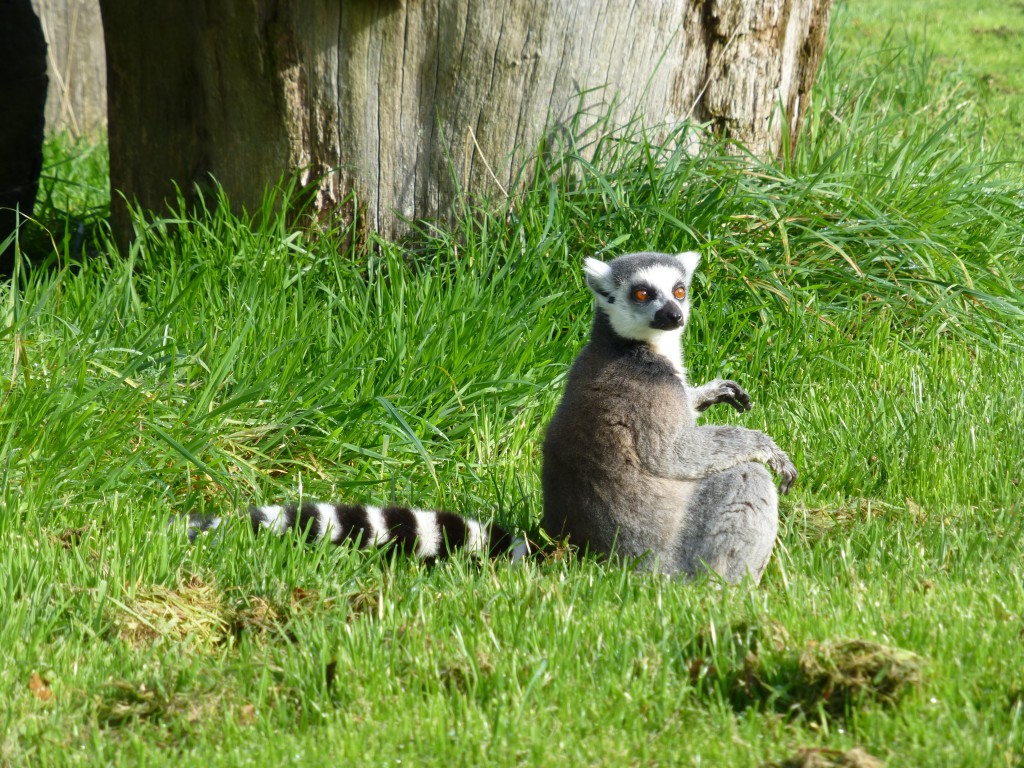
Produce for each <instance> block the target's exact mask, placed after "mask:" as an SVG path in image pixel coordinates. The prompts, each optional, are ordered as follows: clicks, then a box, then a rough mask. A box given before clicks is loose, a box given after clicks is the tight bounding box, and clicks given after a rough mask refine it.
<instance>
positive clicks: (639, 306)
mask: <svg viewBox="0 0 1024 768" xmlns="http://www.w3.org/2000/svg"><path fill="white" fill-rule="evenodd" d="M699 262H700V255H699V254H697V253H693V252H688V253H680V254H674V255H673V254H667V253H631V254H627V255H625V256H620V257H619V258H617V259H613V260H612V261H610V262H607V263H605V262H602V261H598V260H597V259H587V260H586V261H585V262H584V266H583V269H584V272H585V273H586V276H587V285H589V286H590V290H591V291H593V293H594V296H595V297H596V299H597V303H598V305H599V306H600V307H601V308H602V309H603V310H604V311H605V313H606V314H607V315H608V318H609V320H610V321H611V324H612V328H613V329H614V330H615V332H616V333H617V334H618V335H619V336H622V337H624V338H627V339H634V340H636V341H652V340H654V339H655V338H657V337H658V336H660V335H662V334H664V333H672V332H676V331H680V330H681V329H682V328H683V327H684V326H685V325H686V321H687V320H688V319H689V316H690V295H689V294H690V282H691V280H692V279H693V273H694V271H695V270H696V269H697V264H698V263H699Z"/></svg>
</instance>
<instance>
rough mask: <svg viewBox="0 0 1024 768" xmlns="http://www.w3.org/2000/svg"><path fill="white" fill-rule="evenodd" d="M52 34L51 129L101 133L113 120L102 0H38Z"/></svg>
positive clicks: (49, 54) (49, 61) (77, 133)
mask: <svg viewBox="0 0 1024 768" xmlns="http://www.w3.org/2000/svg"><path fill="white" fill-rule="evenodd" d="M32 7H33V8H34V9H35V11H36V15H38V16H39V20H40V21H41V22H42V25H43V34H44V35H45V36H46V44H47V47H48V49H49V50H48V52H47V57H46V58H47V62H46V63H47V74H48V75H49V78H50V91H49V94H48V95H47V97H46V132H47V133H55V132H66V133H68V134H69V135H71V136H74V137H77V136H83V135H86V136H94V137H95V136H98V135H100V134H101V133H102V131H103V129H104V128H105V127H106V124H107V73H106V66H107V65H106V59H105V56H104V49H103V25H102V23H101V20H100V4H99V2H98V0H32Z"/></svg>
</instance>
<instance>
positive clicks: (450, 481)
mask: <svg viewBox="0 0 1024 768" xmlns="http://www.w3.org/2000/svg"><path fill="white" fill-rule="evenodd" d="M835 32H836V34H838V35H841V36H842V35H851V34H854V33H851V32H850V27H849V26H845V27H844V26H840V27H839V28H837V30H835ZM833 54H834V55H833V57H832V58H830V60H829V62H828V63H827V65H826V67H825V70H824V72H823V74H822V78H821V81H820V83H819V87H818V91H817V93H816V101H815V104H816V111H815V113H814V116H813V120H812V123H811V126H810V128H809V129H808V132H807V133H806V135H805V136H804V137H803V139H802V142H801V144H800V145H799V146H798V147H796V148H795V152H794V154H793V156H792V159H791V160H789V161H787V162H786V163H785V164H784V166H783V167H778V166H773V165H766V164H762V163H757V162H755V161H752V160H750V159H749V158H743V157H737V156H736V154H735V153H729V152H724V151H719V149H717V148H711V149H709V151H708V152H707V153H706V154H703V155H701V156H699V157H693V156H688V155H686V154H685V153H682V152H677V151H673V150H672V149H671V148H670V145H666V146H665V147H657V146H652V145H651V144H650V142H648V141H647V140H646V139H645V137H644V135H643V133H642V130H641V129H640V127H639V126H633V127H631V128H628V129H626V130H625V131H623V132H621V133H620V134H618V135H616V136H607V135H605V134H602V133H601V132H600V130H595V131H593V132H591V133H590V134H588V135H585V136H582V137H579V140H578V141H579V143H580V144H585V143H591V144H592V148H593V149H595V150H596V158H595V159H594V160H593V161H592V162H585V161H583V160H582V158H581V155H582V154H583V153H581V152H580V151H579V150H580V147H579V146H574V145H571V144H570V145H563V146H559V147H554V148H551V150H552V151H551V152H550V155H549V157H551V158H553V159H551V160H550V161H549V162H547V163H545V164H543V165H540V166H538V167H537V168H536V169H535V170H536V174H535V181H534V182H533V183H531V184H530V185H528V186H527V187H526V188H525V190H524V192H523V194H522V195H520V196H519V197H517V198H516V199H515V200H514V201H512V202H511V203H510V204H509V205H508V206H507V207H506V208H504V209H502V208H501V207H500V206H496V207H495V209H494V210H493V211H492V212H490V213H488V212H485V211H481V212H479V215H477V216H476V217H474V218H473V219H472V220H470V219H468V218H467V220H466V221H465V222H464V223H463V225H462V227H461V229H460V230H459V231H456V232H452V233H447V232H435V233H433V234H432V235H431V236H429V237H425V238H423V239H422V240H421V241H420V242H419V243H418V245H417V247H416V249H415V250H407V249H402V248H401V247H399V246H396V245H394V244H391V243H386V242H378V241H371V242H368V243H360V242H358V239H357V238H354V237H352V234H353V233H352V231H350V230H348V229H346V228H344V227H341V226H337V225H331V224H325V225H323V226H321V227H320V228H318V229H317V230H315V231H314V232H312V233H308V234H301V233H296V232H294V231H293V230H292V229H291V228H290V227H289V226H288V224H287V221H288V219H289V216H288V215H287V213H288V212H289V211H292V212H293V211H294V207H295V204H294V202H292V201H291V193H290V191H289V189H288V188H287V186H286V187H285V188H283V189H281V190H277V191H276V192H274V193H271V194H269V195H268V199H267V203H266V205H265V206H263V208H261V209H260V210H258V211H254V212H251V213H250V214H247V215H244V216H232V215H230V214H228V213H227V212H226V211H227V208H228V205H227V201H226V200H209V201H208V204H204V205H201V206H200V208H199V210H197V211H193V212H190V213H189V212H185V211H178V212H177V213H176V214H175V215H173V216H169V217H167V218H163V219H152V218H151V219H149V220H147V221H142V220H140V226H142V227H143V228H144V229H145V233H144V235H143V236H142V237H140V239H139V240H138V241H137V242H136V245H135V246H134V247H133V248H132V251H131V252H130V253H128V254H124V255H121V256H119V255H116V254H114V253H113V252H112V249H111V246H110V245H109V244H108V242H107V240H106V238H105V236H104V216H105V201H104V199H103V196H102V191H101V190H102V188H103V185H104V183H105V176H104V173H105V169H104V160H103V150H102V148H90V147H85V146H71V147H69V146H67V145H62V144H60V143H56V142H55V143H54V144H52V145H51V146H50V147H49V148H48V153H49V154H48V157H49V158H50V161H49V162H50V172H49V173H50V175H51V176H52V177H54V180H53V181H52V182H48V184H47V185H46V186H45V187H44V193H43V194H42V195H41V198H42V199H43V200H44V205H42V206H40V208H39V210H37V216H38V220H39V222H40V226H39V227H38V228H36V229H35V230H31V231H28V232H26V233H25V235H24V237H23V239H22V245H23V248H24V249H25V250H26V252H27V253H28V254H29V255H31V256H33V257H36V258H43V259H46V258H49V265H48V267H49V268H47V269H35V270H33V271H32V272H31V274H29V275H27V276H24V275H22V276H19V279H18V280H16V281H15V282H14V283H13V285H12V286H10V287H3V288H0V381H2V382H3V384H2V385H0V505H2V508H3V514H2V515H0V649H2V651H0V690H3V691H5V692H6V695H5V696H4V698H3V699H2V702H0V765H12V766H14V765H24V764H38V765H110V764H164V763H171V762H173V763H177V764H180V765H203V766H217V765H224V766H234V765H244V764H261V765H262V764H275V763H283V764H292V763H298V762H302V763H304V764H310V765H338V764H341V765H345V764H372V765H383V764H397V763H404V764H424V765H480V764H495V765H520V764H528V765H590V764H594V765H623V764H629V765H676V764H685V765H750V766H756V765H761V764H763V763H765V762H768V761H782V760H784V759H785V758H786V757H787V756H789V755H792V754H793V753H795V752H796V751H797V750H798V749H800V748H804V747H818V746H820V747H829V748H834V749H839V750H847V749H850V748H853V747H856V746H860V747H862V748H864V749H866V750H867V751H868V752H870V753H871V754H874V755H876V756H878V757H880V758H883V759H885V760H886V761H887V764H889V765H915V766H917V765H921V766H931V765H934V766H958V765H962V766H980V765H1024V731H1022V728H1024V725H1022V722H1021V720H1022V712H1024V673H1022V672H1021V670H1024V653H1022V651H1021V650H1020V635H1021V632H1022V630H1024V623H1022V621H1024V619H1022V616H1024V567H1022V559H1021V553H1022V551H1024V532H1022V531H1024V528H1022V526H1021V525H1020V515H1021V511H1022V510H1021V503H1020V497H1021V489H1020V484H1021V481H1022V478H1024V437H1022V436H1024V411H1022V409H1021V408H1019V407H1018V403H1020V402H1021V400H1022V399H1024V371H1022V369H1021V362H1020V351H1021V341H1022V339H1021V328H1022V327H1024V326H1022V324H1021V320H1022V317H1021V314H1022V311H1024V295H1022V292H1021V288H1020V286H1021V285H1022V284H1024V267H1022V263H1024V262H1022V259H1021V257H1022V251H1024V245H1022V244H1024V222H1022V217H1021V216H1020V210H1021V203H1022V197H1021V193H1020V181H1019V177H1017V176H1014V171H1013V169H1011V168H1007V167H1006V166H1003V165H998V164H993V162H992V160H993V155H992V153H991V152H989V151H988V149H987V147H986V145H985V141H984V130H985V128H984V123H983V122H981V118H982V116H983V114H982V112H983V111H982V110H980V109H978V108H976V102H970V103H969V104H968V105H966V106H965V105H964V104H963V103H962V99H961V98H960V97H959V96H958V94H959V93H960V91H959V89H960V88H961V85H960V82H961V81H960V80H959V79H958V76H956V75H955V74H954V75H953V76H947V75H946V74H943V73H942V71H941V62H940V63H936V62H935V61H934V60H933V59H932V58H931V57H930V54H928V52H927V51H926V50H924V49H922V48H920V47H914V46H911V47H908V48H906V47H905V48H898V49H896V48H892V47H891V46H889V45H888V44H887V45H886V48H885V50H883V51H876V52H875V53H872V54H870V55H869V54H868V53H867V52H866V51H864V52H861V53H860V54H858V55H856V56H853V55H850V54H849V53H848V51H847V53H845V54H842V52H841V51H840V50H839V49H838V48H837V49H834V52H833ZM839 54H842V55H839ZM972 105H974V106H972ZM593 143H596V146H593ZM43 227H45V228H46V229H45V231H44V229H43ZM641 248H658V249H665V250H678V249H684V248H698V249H699V250H701V251H702V252H703V253H704V254H705V261H704V265H703V267H702V271H701V273H700V274H699V278H698V283H697V285H696V287H695V299H694V300H695V305H694V316H693V320H692V324H691V327H690V329H689V331H688V335H687V341H686V354H687V363H688V367H689V369H690V371H691V375H692V378H693V379H695V380H698V381H699V380H705V379H708V378H712V377H714V376H728V377H732V378H736V379H738V380H739V381H741V382H742V383H743V384H744V385H746V386H747V388H748V389H749V390H750V391H751V393H752V395H753V397H754V400H755V410H754V411H753V412H752V413H750V414H746V415H744V416H738V415H735V414H731V413H726V412H724V411H716V412H713V414H712V415H711V416H710V419H711V420H713V421H722V422H732V423H743V424H746V425H749V426H753V427H757V428H761V429H765V430H766V431H768V432H769V433H770V434H772V435H773V436H774V437H775V438H776V440H777V442H778V443H779V444H780V445H781V446H782V447H783V448H785V449H786V450H788V451H790V453H791V455H792V456H793V458H794V460H795V462H796V464H797V466H798V468H799V470H800V473H801V474H800V479H799V481H798V485H797V489H796V491H795V493H794V494H793V495H792V496H790V497H788V498H787V499H786V500H785V501H784V502H783V505H782V510H781V512H782V529H781V532H780V538H779V546H778V549H777V555H776V557H774V558H773V560H772V562H771V564H770V565H769V568H768V571H767V572H766V574H765V577H764V580H763V582H762V584H761V586H760V587H757V588H753V587H751V586H750V585H741V586H739V587H735V588H734V587H724V586H722V585H719V584H715V583H710V582H706V581H704V582H697V583H693V584H681V583H676V582H670V581H666V580H664V579H662V578H660V577H656V576H651V575H649V574H643V573H635V572H633V571H632V570H630V569H629V568H625V567H623V566H621V565H618V566H611V565H607V564H600V563H595V562H592V561H589V560H580V559H576V558H574V557H571V556H568V557H565V558H564V559H553V560H548V561H544V562H536V563H528V564H526V565H523V566H522V567H512V566H510V565H509V564H507V563H504V562H500V561H499V562H494V563H476V562H473V561H470V560H465V559H456V560H454V561H452V562H450V563H445V564H442V565H439V566H437V567H434V568H428V567H425V566H423V565H421V564H418V563H415V562H412V561H409V560H396V561H391V560H389V559H387V558H382V557H380V556H379V555H366V554H362V553H356V552H350V551H347V550H341V551H338V550H331V549H329V548H325V547H321V548H312V549H311V548H307V547H304V546H300V545H298V544H296V543H293V542H291V541H289V540H286V541H276V540H271V539H270V537H260V538H258V539H254V538H253V537H252V536H251V534H250V533H248V532H247V531H246V530H245V526H241V525H239V526H235V527H233V528H232V529H230V530H229V531H228V532H227V534H226V535H225V536H224V537H223V538H222V539H221V540H218V541H216V542H205V543H202V544H198V545H196V546H189V545H188V544H187V541H186V539H185V537H184V531H183V530H182V527H181V526H180V525H179V526H171V527H167V521H168V520H170V519H171V518H172V517H173V516H174V515H176V514H179V513H181V512H185V511H191V510H205V511H222V510H226V509H233V508H237V507H239V506H242V505H244V504H246V503H248V502H250V501H264V500H267V501H269V500H279V499H295V498H298V497H305V498H313V497H317V498H346V499H351V498H359V499H366V500H377V501H388V500H391V499H396V500H399V501H401V502H403V503H412V504H419V505H424V506H443V507H446V508H449V509H453V510H455V511H458V512H462V513H467V514H474V515H478V516H484V517H489V516H491V515H494V516H495V517H496V518H498V519H499V520H501V521H503V522H505V523H508V524H511V525H514V526H519V527H522V528H525V529H527V530H531V531H532V530H534V529H535V528H536V525H537V521H538V520H539V515H540V490H539V485H540V484H539V462H540V452H539V445H540V441H541V438H542V435H543V429H544V425H545V424H546V422H547V420H548V418H549V417H550V416H551V414H552V412H553V409H554V407H555V406H556V404H557V401H558V397H559V394H560V391H561V387H562V382H563V377H564V374H565V372H566V370H567V366H568V365H569V363H570V362H571V360H572V358H573V356H574V354H575V353H576V351H577V350H578V349H579V347H580V346H581V345H582V344H583V343H584V341H585V338H586V334H587V331H588V326H589V316H590V301H589V298H588V296H587V293H586V290H585V288H584V285H583V282H582V279H581V275H580V272H579V267H580V261H581V258H582V256H583V255H589V254H592V253H601V254H614V253H619V252H623V251H626V250H630V249H641ZM83 253H84V254H85V256H83ZM844 640H863V641H867V642H870V643H877V644H880V645H881V646H884V649H897V651H898V650H900V649H901V650H903V651H908V652H912V653H913V654H916V655H917V657H920V660H921V664H922V666H921V667H920V669H919V670H918V669H917V667H916V666H913V665H911V666H910V667H907V668H904V667H902V666H901V665H900V663H899V662H900V660H901V659H906V658H908V657H907V656H906V655H901V654H900V653H899V652H897V651H894V652H893V655H892V656H890V657H887V658H889V662H888V666H886V665H885V664H883V665H882V666H881V667H877V668H874V669H873V670H872V671H871V674H870V675H869V676H868V679H859V680H852V678H851V679H850V680H847V681H846V682H836V680H833V679H831V678H830V680H831V682H828V683H824V682H822V680H821V679H820V677H815V676H814V674H812V672H813V669H816V668H818V667H820V666H821V665H822V664H823V663H825V662H828V661H829V659H831V658H832V656H831V655H830V654H835V653H837V650H836V649H837V648H841V647H842V646H837V645H836V643H838V642H840V641H844ZM884 649H883V650H884ZM909 658H912V657H909ZM809 660H810V661H813V664H812V663H810V661H809ZM815 665H817V666H815ZM917 675H919V676H920V680H919V682H917V683H913V682H910V683H909V684H907V685H905V686H903V687H899V686H898V682H900V681H907V680H910V681H913V680H914V679H915V677H916V676H917ZM847 676H848V677H849V674H847ZM837 679H838V678H837Z"/></svg>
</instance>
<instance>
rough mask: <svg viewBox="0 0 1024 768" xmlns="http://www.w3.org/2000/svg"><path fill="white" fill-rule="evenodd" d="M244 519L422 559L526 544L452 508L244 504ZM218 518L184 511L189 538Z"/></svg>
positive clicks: (518, 549) (523, 550) (519, 549)
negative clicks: (186, 513)
mask: <svg viewBox="0 0 1024 768" xmlns="http://www.w3.org/2000/svg"><path fill="white" fill-rule="evenodd" d="M249 519H250V521H251V522H252V529H253V532H254V533H258V532H259V530H260V529H261V528H265V529H267V530H269V531H271V532H273V533H275V534H278V535H281V534H284V533H286V532H288V531H290V530H292V529H295V530H298V531H302V532H305V535H306V540H307V541H309V542H318V541H321V540H322V539H328V540H330V542H331V543H332V544H342V543H344V542H351V543H352V544H354V545H355V546H357V547H364V548H365V547H381V546H391V547H392V548H394V550H395V551H396V552H398V553H401V554H406V555H414V556H416V557H418V558H422V559H424V560H434V559H436V558H439V557H448V556H449V555H450V554H451V553H453V552H456V551H459V550H464V551H466V552H470V553H472V554H479V555H486V556H488V557H498V556H500V555H505V554H508V555H510V556H511V557H512V559H513V560H519V559H520V558H521V557H524V556H525V555H527V554H528V553H529V544H528V543H527V542H526V541H525V540H524V539H521V538H518V537H515V536H513V535H512V534H510V533H509V532H508V531H506V530H505V529H504V528H502V527H500V526H498V525H494V524H488V523H481V522H478V521H476V520H470V519H468V518H463V517H459V516H458V515H455V514H452V513H451V512H434V511H425V510H420V509H409V508H406V507H373V506H363V505H355V504H328V503H324V502H319V503H306V504H302V505H301V506H300V505H298V504H288V505H283V506H282V505H270V506H262V507H249ZM222 522H223V518H220V517H209V516H204V515H189V522H188V538H189V541H195V540H196V537H197V536H198V535H199V534H200V533H202V532H203V531H208V530H211V529H215V528H218V527H220V525H221V523H222Z"/></svg>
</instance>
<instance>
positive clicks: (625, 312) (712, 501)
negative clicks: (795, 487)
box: [543, 253, 796, 582]
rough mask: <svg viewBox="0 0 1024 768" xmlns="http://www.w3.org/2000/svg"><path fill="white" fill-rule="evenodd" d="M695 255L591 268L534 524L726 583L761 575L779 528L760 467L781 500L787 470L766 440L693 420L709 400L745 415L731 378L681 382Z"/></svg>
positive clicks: (773, 497)
mask: <svg viewBox="0 0 1024 768" xmlns="http://www.w3.org/2000/svg"><path fill="white" fill-rule="evenodd" d="M698 258H699V257H697V255H696V254H680V255H678V256H674V255H666V254H650V253H645V254H630V255H627V256H623V257H620V258H619V259H616V260H614V261H612V262H610V263H608V264H602V263H601V262H596V261H595V260H593V259H588V260H587V266H586V271H587V281H588V284H589V285H590V287H591V290H592V291H593V292H594V295H595V304H596V306H595V316H594V324H593V330H592V333H591V339H590V343H589V344H587V346H586V347H584V349H583V350H582V352H581V353H580V355H579V357H577V359H576V361H575V363H574V364H573V366H572V369H571V371H570V373H569V380H568V383H567V385H566V391H565V395H564V397H563V399H562V402H561V404H560V406H559V408H558V411H557V412H556V414H555V416H554V418H553V419H552V421H551V424H550V425H549V427H548V432H547V437H546V439H545V442H544V468H543V486H544V522H543V525H544V528H545V530H546V531H547V532H548V534H549V535H551V536H555V537H564V536H567V537H568V539H569V542H570V543H571V544H574V545H576V546H579V547H581V548H583V549H588V550H589V551H591V552H594V553H598V554H604V555H609V554H613V553H614V554H616V555H619V556H622V557H626V558H629V559H638V558H639V559H641V562H642V563H643V564H644V565H646V566H647V567H651V568H657V569H658V570H659V571H661V572H665V573H671V574H682V575H695V574H697V573H699V572H700V571H701V570H702V569H704V568H705V567H709V568H711V569H713V570H714V571H716V572H717V573H719V574H720V575H721V576H722V577H723V578H725V579H726V580H728V581H730V582H736V581H740V580H741V579H742V578H743V577H744V576H745V575H746V574H747V573H748V572H749V574H750V575H751V576H752V577H753V578H754V580H755V581H757V580H759V579H760V578H761V574H762V573H763V572H764V569H765V566H766V565H767V563H768V559H769V557H770V556H771V552H772V548H773V546H774V543H775V537H776V532H777V529H778V495H777V493H776V489H775V484H774V482H773V480H772V477H771V474H770V473H769V472H768V470H767V469H766V468H765V465H767V466H768V467H770V468H771V469H773V470H775V471H776V472H778V473H779V474H780V476H781V478H782V486H781V487H782V490H783V491H784V492H787V491H788V490H789V488H790V487H791V486H792V483H793V480H794V478H795V477H796V470H795V468H794V467H793V465H792V463H791V462H790V461H789V458H788V457H787V456H786V454H785V453H783V452H782V451H781V450H780V449H779V448H778V446H776V445H775V442H774V441H773V440H772V439H771V438H770V437H768V435H766V434H764V433H762V432H758V431H756V430H751V429H744V428H742V427H731V426H698V425H697V423H696V416H697V415H698V414H699V413H700V412H702V411H704V410H705V409H706V408H708V407H710V406H711V405H713V404H715V403H719V402H725V403H729V404H731V405H733V407H735V408H736V409H737V410H741V411H742V410H747V409H749V407H750V399H749V396H748V395H747V393H746V392H744V391H743V389H742V388H741V387H740V386H739V385H738V384H736V383H735V382H731V381H722V380H715V381H712V382H709V383H708V384H705V385H703V386H701V387H690V386H689V385H688V384H687V382H686V378H685V371H684V370H683V368H682V359H681V352H679V351H678V347H679V343H678V340H679V334H680V333H681V330H682V328H683V327H684V326H685V324H686V320H687V318H688V314H689V295H688V294H689V284H690V280H691V278H692V276H693V271H694V269H695V268H696V265H697V261H698ZM673 275H675V276H673ZM637 280H639V281H640V282H639V283H637V282H636V281H637ZM638 285H641V286H642V287H643V291H644V294H645V296H644V301H642V302H641V301H638V300H636V299H635V296H637V295H639V294H638V293H637V291H638V288H637V286H638ZM673 286H674V287H673ZM673 291H674V292H675V295H674V296H673ZM681 295H683V298H679V297H680V296H681ZM666 315H667V317H666ZM673 343H674V345H675V350H676V351H675V352H673Z"/></svg>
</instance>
